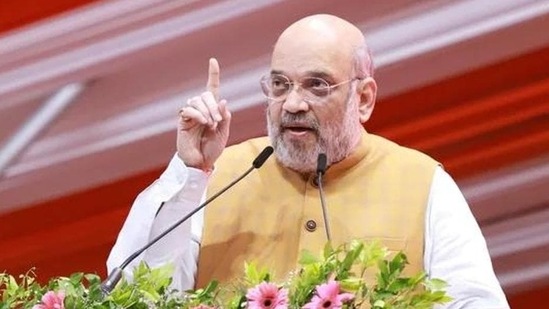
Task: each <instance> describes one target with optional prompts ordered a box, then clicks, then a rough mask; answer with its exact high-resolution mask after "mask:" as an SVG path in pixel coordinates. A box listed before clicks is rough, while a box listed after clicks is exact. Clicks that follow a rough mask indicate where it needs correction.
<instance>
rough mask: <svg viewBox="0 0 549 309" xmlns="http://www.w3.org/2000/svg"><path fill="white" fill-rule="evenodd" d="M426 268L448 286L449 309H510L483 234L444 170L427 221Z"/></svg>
mask: <svg viewBox="0 0 549 309" xmlns="http://www.w3.org/2000/svg"><path fill="white" fill-rule="evenodd" d="M424 267H425V271H426V272H427V273H428V275H429V277H432V278H439V279H442V280H444V281H446V282H447V283H448V288H447V293H448V294H449V296H451V297H452V298H453V299H454V300H453V301H452V302H450V303H449V304H446V305H445V306H438V307H435V308H447V309H458V308H460V309H466V308H475V309H477V308H483V309H496V308H497V309H504V308H509V305H508V304H507V300H506V299H505V295H504V294H503V291H502V289H501V286H500V284H499V282H498V280H497V278H496V276H495V274H494V271H493V268H492V262H491V260H490V255H489V253H488V248H487V247H486V241H485V240H484V237H483V235H482V232H481V230H480V228H479V226H478V224H477V222H476V220H475V218H474V216H473V214H472V213H471V210H470V209H469V206H468V205H467V202H466V200H465V198H464V197H463V194H462V193H461V191H460V190H459V188H458V186H457V184H456V183H455V182H454V180H453V179H452V178H451V177H450V175H448V173H446V172H445V171H444V170H443V169H442V168H441V167H438V168H437V169H436V171H435V174H434V176H433V183H432V185H431V192H430V196H429V204H428V206H427V212H426V218H425V252H424Z"/></svg>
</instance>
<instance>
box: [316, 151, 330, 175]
mask: <svg viewBox="0 0 549 309" xmlns="http://www.w3.org/2000/svg"><path fill="white" fill-rule="evenodd" d="M327 167H328V158H327V157H326V154H325V153H319V154H318V159H317V165H316V173H317V174H324V173H325V172H326V168H327Z"/></svg>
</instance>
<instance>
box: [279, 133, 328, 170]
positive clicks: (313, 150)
mask: <svg viewBox="0 0 549 309" xmlns="http://www.w3.org/2000/svg"><path fill="white" fill-rule="evenodd" d="M273 146H274V149H275V155H276V158H277V160H278V161H279V162H280V164H282V165H283V166H285V167H287V168H289V169H292V170H294V171H296V172H299V173H302V174H306V173H312V172H314V171H316V165H317V162H316V161H317V156H318V153H319V152H320V149H319V146H318V143H317V142H316V141H314V142H312V143H308V142H304V141H302V140H300V141H295V140H292V141H283V140H278V142H277V143H274V145H273Z"/></svg>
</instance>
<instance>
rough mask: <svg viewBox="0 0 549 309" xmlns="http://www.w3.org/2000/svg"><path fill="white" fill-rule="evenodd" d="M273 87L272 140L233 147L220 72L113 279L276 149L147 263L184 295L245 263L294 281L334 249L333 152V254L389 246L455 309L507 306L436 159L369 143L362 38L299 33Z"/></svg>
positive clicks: (192, 115) (141, 210) (146, 197)
mask: <svg viewBox="0 0 549 309" xmlns="http://www.w3.org/2000/svg"><path fill="white" fill-rule="evenodd" d="M261 85H262V89H263V92H264V93H265V95H266V97H267V101H268V106H267V120H268V131H269V138H259V139H252V140H249V141H246V142H244V143H242V144H240V145H237V146H233V147H228V148H227V149H225V146H226V144H227V139H228V136H229V124H230V120H231V114H230V112H229V110H228V104H227V102H226V101H225V100H222V99H220V98H219V90H218V89H219V65H218V63H217V61H216V60H215V59H211V60H210V67H209V78H208V82H207V91H206V92H204V93H203V94H201V95H200V96H197V97H194V98H191V99H189V100H188V101H187V104H186V105H185V106H184V107H183V108H182V109H181V111H180V120H179V125H178V134H177V155H176V156H174V158H173V159H172V161H171V162H170V164H169V166H168V168H167V170H166V171H165V172H164V173H163V174H162V176H161V177H160V178H159V179H158V180H157V181H156V182H155V183H154V184H153V185H151V186H150V187H149V188H147V189H146V190H145V191H144V192H143V193H141V195H140V196H139V197H138V198H137V200H136V202H135V204H134V206H133V207H132V210H131V212H130V215H129V216H128V219H127V221H126V223H125V225H124V227H123V229H122V231H121V233H120V236H119V238H118V241H117V244H116V245H115V247H114V248H113V251H112V252H111V256H110V258H109V262H108V264H109V267H110V268H112V267H114V266H117V265H119V264H120V263H121V262H122V261H123V260H124V259H125V258H126V257H127V256H129V255H130V254H131V253H132V252H133V251H135V250H136V249H137V248H138V247H140V246H142V245H144V244H145V243H146V242H147V241H148V240H149V239H151V238H152V237H154V236H155V235H158V234H159V233H160V232H162V231H163V230H164V229H165V228H166V227H167V226H169V225H170V224H171V223H172V222H175V221H177V220H178V219H179V218H181V217H182V216H183V215H185V214H186V213H188V212H189V211H190V209H193V208H194V207H196V206H197V205H198V204H199V203H200V202H201V201H202V200H204V198H205V196H207V195H211V194H213V193H215V192H217V191H218V190H219V189H220V188H222V187H223V186H224V185H226V184H228V183H229V182H230V181H231V180H232V179H234V178H236V177H237V176H239V175H240V174H241V173H242V172H243V171H245V170H246V169H247V168H248V167H249V166H250V165H251V162H252V160H253V159H254V157H255V156H256V155H257V154H258V153H259V152H260V151H261V150H262V149H263V148H264V147H265V146H267V145H269V144H271V145H272V146H273V147H274V149H275V159H270V160H268V161H267V162H266V163H265V165H264V166H263V167H262V168H261V169H259V170H257V171H254V173H252V174H250V175H249V177H247V178H245V179H244V180H243V182H241V183H239V184H238V185H237V186H235V187H234V188H232V189H231V190H230V191H227V192H226V193H225V195H224V196H223V197H221V198H220V199H218V200H216V201H215V202H213V203H212V204H211V205H209V206H208V207H207V208H206V210H205V211H204V213H199V214H198V215H197V216H195V217H194V218H193V220H192V223H191V224H188V223H186V224H184V225H183V226H182V227H181V228H179V229H177V230H176V231H175V232H174V233H172V234H170V235H168V236H167V237H166V238H165V239H164V240H162V241H161V242H159V243H158V244H156V245H155V246H153V247H152V248H151V249H149V250H148V251H147V252H146V253H145V254H144V255H142V259H144V260H146V261H147V262H148V263H149V264H150V265H152V266H155V265H160V264H164V263H166V262H171V263H174V264H175V266H176V275H175V277H174V280H175V282H174V284H175V285H176V286H177V287H179V288H191V287H193V286H194V285H197V286H202V285H203V284H204V283H205V282H208V281H210V280H212V279H213V278H216V279H220V280H222V281H227V280H230V279H231V278H233V277H235V276H238V275H240V274H241V272H242V265H243V261H246V260H248V261H250V260H254V261H257V262H258V263H259V264H262V265H265V266H267V267H270V268H271V269H274V270H275V272H276V273H277V274H279V275H281V274H282V275H283V274H285V273H287V271H289V270H290V269H291V268H292V267H293V266H295V264H296V261H297V258H298V253H299V252H300V250H301V249H308V250H312V251H314V252H319V251H320V249H321V248H322V246H323V245H324V244H325V242H326V233H325V229H326V227H325V224H324V220H323V217H322V210H321V207H320V201H319V195H318V190H317V187H316V185H315V183H314V182H313V181H312V179H314V175H315V170H316V166H317V157H318V154H319V153H325V154H326V155H327V159H328V166H329V167H328V170H327V172H326V175H325V179H324V185H323V186H324V188H325V192H326V204H327V208H328V211H327V213H328V219H327V220H328V222H329V226H330V227H331V238H332V242H333V243H335V244H338V243H342V242H346V241H349V240H351V239H354V238H359V239H378V240H380V241H381V242H382V243H383V244H384V245H385V246H387V247H388V248H389V249H390V250H395V251H398V250H404V251H405V253H406V254H407V256H408V258H409V260H410V265H409V267H408V270H407V271H408V273H416V272H418V271H421V270H425V271H426V272H427V273H428V274H429V275H430V276H432V277H436V278H441V279H443V280H446V281H447V282H448V283H449V288H448V293H449V295H450V296H452V297H453V298H454V301H453V302H452V303H451V304H449V305H448V307H447V308H484V309H487V308H508V305H507V302H506V300H505V296H504V295H503V292H502V290H501V288H500V286H499V283H498V282H497V279H496V277H495V275H494V273H493V270H492V265H491V262H490V257H489V254H488V251H487V248H486V244H485V241H484V239H483V237H482V234H481V231H480V229H479V227H478V225H477V223H476V221H475V219H474V218H473V216H472V214H471V212H470V210H469V208H468V206H467V203H466V201H465V200H464V198H463V196H462V194H461V193H460V191H459V189H458V188H457V186H456V184H455V182H454V181H453V180H452V179H451V177H450V176H449V175H448V174H447V173H446V172H444V170H443V169H442V168H441V167H440V165H439V164H438V163H437V162H435V161H434V160H432V159H431V158H429V157H427V156H426V155H424V154H422V153H419V152H417V151H414V150H411V149H407V148H404V147H400V146H398V145H396V144H394V143H392V142H390V141H388V140H386V139H383V138H381V137H378V136H375V135H372V134H368V133H366V132H365V131H364V129H363V124H364V123H365V122H366V121H368V119H369V118H370V115H371V114H372V111H373V108H374V104H375V99H376V91H377V86H376V83H375V80H374V79H373V65H372V61H371V59H370V55H369V52H368V48H367V45H366V43H365V40H364V37H363V35H362V33H361V31H360V30H359V29H358V28H356V27H355V26H353V25H352V24H350V23H348V22H347V21H345V20H342V19H340V18H338V17H335V16H330V15H315V16H310V17H306V18H304V19H302V20H299V21H297V22H296V23H294V24H293V25H291V26H290V27H289V28H287V29H286V30H285V31H284V32H283V33H282V34H281V36H280V37H279V39H278V41H277V42H276V45H275V47H274V51H273V54H272V61H271V72H270V73H269V74H267V75H266V76H265V77H263V78H262V79H261ZM206 187H207V190H206ZM137 262H138V261H136V263H137Z"/></svg>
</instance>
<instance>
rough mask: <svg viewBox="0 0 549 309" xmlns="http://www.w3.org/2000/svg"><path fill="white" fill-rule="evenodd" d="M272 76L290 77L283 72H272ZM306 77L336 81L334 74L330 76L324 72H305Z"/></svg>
mask: <svg viewBox="0 0 549 309" xmlns="http://www.w3.org/2000/svg"><path fill="white" fill-rule="evenodd" d="M271 74H281V75H284V76H288V75H287V74H285V72H284V71H282V70H271ZM305 76H308V77H319V78H322V79H325V80H328V81H330V80H334V76H333V75H332V74H330V73H328V72H324V71H307V72H305Z"/></svg>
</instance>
